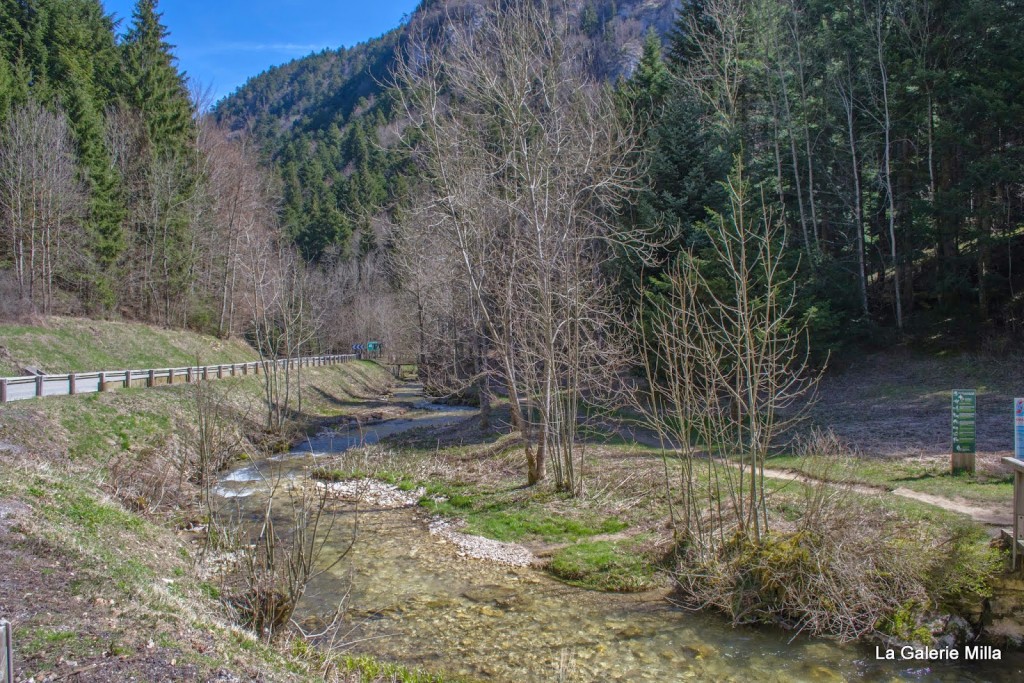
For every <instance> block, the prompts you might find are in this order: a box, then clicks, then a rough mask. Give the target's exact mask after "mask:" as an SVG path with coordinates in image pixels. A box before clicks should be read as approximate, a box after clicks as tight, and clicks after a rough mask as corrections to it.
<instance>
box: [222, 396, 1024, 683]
mask: <svg viewBox="0 0 1024 683" xmlns="http://www.w3.org/2000/svg"><path fill="white" fill-rule="evenodd" d="M396 399H397V400H402V401H405V402H408V403H410V404H415V403H416V402H417V400H418V399H417V396H416V395H415V388H414V387H412V386H410V387H406V390H405V392H404V393H400V394H399V395H397V396H396ZM418 405H419V408H417V409H415V410H413V411H412V412H410V413H409V414H408V416H407V417H404V418H402V419H400V420H390V421H387V422H381V423H378V424H377V425H373V426H369V427H364V428H363V429H362V430H360V431H355V430H354V431H353V433H348V434H346V433H341V434H335V435H332V436H325V437H323V438H315V439H311V440H310V441H308V442H307V443H306V444H304V445H303V447H302V448H299V449H296V450H295V451H293V452H292V453H289V454H286V455H285V456H277V457H276V458H274V459H272V460H271V461H266V462H263V463H256V464H249V465H246V466H243V467H240V468H238V469H236V470H234V471H232V472H231V473H229V474H228V475H227V476H226V477H225V478H224V479H223V480H222V481H221V484H220V486H219V487H218V489H217V491H218V492H219V493H220V494H221V496H222V497H223V499H224V503H225V504H230V505H237V506H238V507H239V509H241V510H243V511H245V510H248V511H249V512H250V514H256V511H257V510H258V509H260V507H261V506H262V505H263V504H265V497H266V495H267V494H268V493H269V491H270V485H269V484H267V476H266V475H267V474H268V473H274V474H277V475H280V478H281V479H284V480H287V479H288V478H290V477H294V476H298V473H300V472H301V471H302V469H303V468H305V467H308V466H310V464H311V463H312V462H313V461H314V460H315V458H316V454H322V453H330V452H340V451H343V450H345V449H347V448H351V447H352V446H353V445H356V444H359V443H360V442H365V443H372V442H375V441H376V440H378V439H380V438H384V437H386V436H390V435H394V434H397V433H400V432H402V431H406V430H408V429H411V428H413V427H423V426H441V425H445V424H451V423H453V422H455V421H458V420H462V419H466V418H467V413H466V411H464V410H458V409H447V408H444V407H442V406H432V405H424V404H422V403H419V404H418ZM275 478H276V477H273V476H272V477H271V479H275ZM356 518H358V528H359V533H358V540H357V542H356V546H355V548H354V549H353V551H352V552H350V553H349V554H348V556H347V557H346V558H345V560H344V562H343V563H341V564H340V565H338V566H337V567H335V568H334V569H332V570H331V571H330V572H329V573H325V574H322V575H320V576H318V577H317V578H316V579H315V580H314V581H313V582H311V584H310V586H309V589H308V591H307V595H306V598H305V599H304V600H303V603H302V604H301V605H300V608H299V610H298V612H299V614H297V616H298V617H300V618H301V617H308V616H312V615H317V614H323V613H326V612H329V611H330V610H331V608H333V606H334V605H336V604H337V603H338V601H339V599H340V598H341V596H342V595H343V594H344V593H345V592H346V591H348V598H347V605H348V612H347V614H348V617H347V618H348V623H347V624H346V628H345V632H346V633H347V635H346V636H345V640H346V641H348V642H350V643H352V645H351V650H352V651H354V652H367V653H372V654H374V655H376V656H378V657H379V658H381V659H385V660H392V661H396V662H400V663H403V664H406V665H410V666H419V667H423V668H425V669H429V670H437V671H443V672H449V673H453V674H463V675H466V676H469V677H471V678H474V679H481V680H489V681H508V682H512V681H517V682H518V681H553V680H566V681H685V680H695V681H743V682H747V681H779V682H782V681H842V680H863V681H895V680H918V681H1022V680H1024V656H1022V655H1021V654H1020V653H1007V652H1004V653H1003V656H1004V660H1003V661H1002V662H993V663H980V662H970V663H966V664H959V665H956V664H952V665H950V664H940V665H935V664H928V663H915V662H904V663H897V664H893V663H885V662H879V661H876V660H875V651H874V648H873V647H872V648H864V647H858V646H839V645H836V644H834V643H830V642H827V641H817V640H811V639H808V638H802V637H797V638H795V639H794V640H793V641H792V642H790V639H791V638H793V635H792V634H791V633H785V632H782V631H780V630H777V629H767V628H765V629H751V628H739V629H734V628H732V627H730V626H729V625H728V624H727V623H726V622H725V621H724V620H723V619H721V618H719V617H716V616H714V615H704V614H695V613H692V612H687V611H684V610H681V609H678V608H674V607H672V606H671V605H670V604H669V603H668V602H667V601H666V600H665V593H664V592H651V593H644V594H636V595H618V594H608V593H597V592H592V591H586V590H582V589H578V588H574V587H571V586H567V585H565V584H562V583H560V582H558V581H555V580H553V579H551V578H549V577H547V576H546V575H545V574H543V573H542V572H539V571H536V570H532V569H520V568H508V567H503V566H498V565H494V564H491V563H486V562H482V561H479V560H471V559H465V558H462V557H459V556H458V554H457V551H456V548H455V547H454V546H452V545H451V544H449V543H447V542H446V541H444V540H443V539H441V538H440V537H438V536H432V535H431V534H430V533H429V531H428V529H427V517H426V515H425V514H424V513H423V511H421V510H420V509H418V508H406V509H398V510H374V509H361V510H359V511H358V513H355V512H354V511H352V510H347V511H345V512H344V513H343V514H342V520H341V522H342V523H340V524H338V525H337V526H336V532H335V533H336V535H337V539H336V542H337V546H336V547H342V546H343V545H344V544H345V543H346V542H347V539H348V538H349V529H350V528H351V523H352V522H353V520H354V519H356Z"/></svg>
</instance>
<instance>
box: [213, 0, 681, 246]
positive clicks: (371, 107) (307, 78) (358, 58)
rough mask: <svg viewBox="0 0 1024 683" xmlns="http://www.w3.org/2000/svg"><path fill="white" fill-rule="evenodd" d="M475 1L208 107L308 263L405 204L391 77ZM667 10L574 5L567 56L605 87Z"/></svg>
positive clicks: (630, 3) (281, 70)
mask: <svg viewBox="0 0 1024 683" xmlns="http://www.w3.org/2000/svg"><path fill="white" fill-rule="evenodd" d="M485 4H486V3H485V2H483V1H482V0H458V1H455V2H441V1H438V0H430V1H427V2H423V3H421V4H420V6H419V7H418V8H417V10H416V12H415V13H414V14H413V16H412V17H411V18H410V22H409V23H406V24H405V25H403V26H401V27H399V28H396V29H395V30H393V31H391V32H389V33H387V34H385V35H383V36H381V37H380V38H378V39H376V40H371V41H368V42H366V43H364V44H361V45H358V46H356V47H353V48H348V49H347V48H341V49H339V50H336V51H325V52H322V53H319V54H315V55H311V56H309V57H305V58H303V59H298V60H295V61H293V62H290V63H289V64H286V65H283V66H280V67H277V68H274V69H271V70H269V71H267V72H266V73H263V74H260V75H259V76H257V77H255V78H253V79H252V80H250V81H249V82H248V83H246V84H245V85H244V86H243V87H242V88H240V89H239V90H238V92H236V93H235V94H233V95H231V96H230V97H228V98H225V99H224V100H223V101H221V102H220V103H218V105H217V107H216V108H215V111H214V113H215V116H216V117H217V119H218V121H220V122H221V123H222V124H224V125H227V126H228V127H230V128H231V129H234V130H247V131H250V132H251V133H252V135H253V139H254V140H255V141H257V143H258V144H259V145H260V146H261V147H262V148H263V149H264V150H265V151H266V152H267V153H268V154H269V155H270V156H271V158H272V159H273V166H274V167H275V169H276V170H277V172H278V173H279V175H280V177H281V180H282V183H283V193H284V207H283V218H284V224H285V227H286V230H287V232H288V233H289V234H290V235H292V236H293V238H294V239H295V241H296V243H297V244H298V245H299V247H300V248H301V250H302V253H303V254H304V255H305V256H306V257H307V258H309V259H320V258H321V257H323V256H325V255H326V256H328V257H334V256H338V255H341V256H350V255H365V254H366V253H368V252H369V251H370V250H372V249H373V248H374V247H375V246H376V243H377V240H378V238H379V237H380V235H379V232H380V231H379V230H375V229H374V227H373V224H372V221H371V218H372V217H373V216H374V215H375V214H377V213H379V212H381V211H384V210H387V211H391V210H393V209H394V208H395V206H396V205H400V204H403V203H407V201H408V197H409V181H408V177H407V176H408V175H409V173H410V171H409V169H408V168H406V167H405V166H404V165H403V164H404V158H405V157H404V156H403V154H402V151H403V150H402V149H401V146H400V145H399V144H397V143H398V142H399V136H400V131H401V130H402V129H403V128H404V123H403V122H402V121H401V120H400V119H401V114H400V112H398V111H397V110H396V108H395V102H394V100H393V94H389V90H390V86H391V85H392V84H393V79H392V78H391V71H392V69H393V68H394V66H395V63H396V57H397V56H399V55H400V53H401V51H402V50H404V49H405V47H406V46H407V44H408V39H409V35H410V30H409V27H410V25H412V26H414V27H415V28H416V30H417V31H427V32H431V31H437V30H439V27H441V26H442V25H443V23H444V22H445V20H446V19H447V18H448V17H454V18H456V19H457V20H461V19H459V17H463V16H468V15H471V14H472V13H474V12H477V11H478V10H479V8H480V7H482V6H483V5H485ZM677 6H678V2H677V0H654V1H651V0H576V1H574V2H568V3H566V4H565V5H564V6H563V5H562V4H561V3H553V4H552V7H553V8H554V11H556V12H559V11H565V12H567V13H568V14H569V15H570V17H571V18H570V21H571V22H572V23H573V24H574V26H575V27H576V29H577V31H576V33H575V34H574V36H573V38H572V39H573V41H574V49H576V50H579V51H581V53H585V59H586V61H587V64H588V69H589V71H590V72H591V73H592V74H593V75H594V76H596V77H598V78H602V79H605V80H607V81H609V82H614V81H616V80H618V79H619V78H622V77H625V76H628V75H629V74H630V73H632V70H633V68H634V67H635V65H636V63H637V61H638V60H639V56H640V52H641V45H642V43H643V39H644V36H645V34H646V32H647V31H648V30H654V31H656V32H658V33H659V34H662V35H667V33H668V31H669V30H670V29H671V27H672V25H673V22H674V20H675V15H676V8H677Z"/></svg>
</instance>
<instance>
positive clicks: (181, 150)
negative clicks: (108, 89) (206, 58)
mask: <svg viewBox="0 0 1024 683" xmlns="http://www.w3.org/2000/svg"><path fill="white" fill-rule="evenodd" d="M161 16H162V15H161V14H160V13H159V12H157V0H139V2H138V3H137V4H136V5H135V11H134V12H133V14H132V25H131V28H130V29H129V31H128V33H127V34H125V37H124V41H123V43H122V45H121V49H122V53H123V58H124V84H123V86H122V92H123V95H124V99H125V100H126V102H127V103H128V104H129V105H130V106H132V107H134V108H136V109H138V110H139V111H140V112H142V116H143V121H144V122H145V126H146V133H147V135H148V136H149V143H150V145H151V146H152V149H153V152H154V157H162V156H166V155H170V156H179V155H182V154H185V153H186V152H187V150H188V149H189V148H190V146H191V140H192V136H193V124H192V113H193V112H192V105H191V103H190V101H189V95H188V87H187V85H186V81H185V76H184V75H183V74H182V73H181V72H179V71H178V69H177V67H176V66H175V58H174V56H173V54H172V50H173V48H174V46H172V45H171V44H169V43H168V42H167V41H166V40H165V39H166V38H167V36H168V35H169V33H168V31H167V29H166V27H164V25H163V24H161V23H160V19H161Z"/></svg>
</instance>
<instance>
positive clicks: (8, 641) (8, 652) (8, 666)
mask: <svg viewBox="0 0 1024 683" xmlns="http://www.w3.org/2000/svg"><path fill="white" fill-rule="evenodd" d="M0 683H14V638H13V636H12V635H11V625H10V624H9V623H7V622H6V621H5V620H3V619H0Z"/></svg>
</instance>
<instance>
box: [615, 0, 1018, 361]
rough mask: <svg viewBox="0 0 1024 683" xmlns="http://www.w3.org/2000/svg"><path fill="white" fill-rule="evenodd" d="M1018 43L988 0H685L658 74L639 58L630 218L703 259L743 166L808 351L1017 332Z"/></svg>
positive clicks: (652, 59) (1010, 9) (1014, 29)
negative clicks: (637, 170) (808, 340)
mask: <svg viewBox="0 0 1024 683" xmlns="http://www.w3.org/2000/svg"><path fill="white" fill-rule="evenodd" d="M1022 33H1024V15H1022V13H1021V12H1020V8H1019V7H1017V6H1016V4H1015V3H1009V2H1001V1H999V0H973V1H972V2H943V1H941V0H940V1H936V0H872V1H871V2H834V1H833V0H823V1H817V0H809V1H805V2H797V1H795V0H760V1H758V2H733V1H730V0H714V1H708V2H697V1H693V2H688V3H686V6H685V8H684V9H683V11H682V13H681V15H680V18H679V23H678V27H677V31H676V32H675V34H674V36H673V40H672V45H671V50H670V53H669V56H668V59H667V67H668V71H666V69H665V67H664V66H662V65H661V64H660V63H659V60H658V56H657V55H656V54H653V53H649V54H648V56H647V58H646V63H645V65H644V66H643V67H642V68H641V69H640V70H639V72H638V75H637V78H636V79H635V80H634V82H633V83H632V84H631V85H630V87H629V89H628V91H629V93H630V96H631V97H632V98H633V101H634V102H635V103H636V105H637V106H638V107H639V108H640V109H644V110H646V111H648V112H650V115H651V119H652V123H651V127H650V129H649V132H648V140H649V142H650V148H651V150H652V164H651V167H650V175H649V187H648V188H647V190H646V195H647V196H646V199H645V200H644V201H643V202H641V204H640V207H639V208H638V209H637V212H636V220H638V221H640V222H641V223H644V224H651V225H654V224H666V225H670V226H672V227H673V228H674V229H676V230H677V231H676V232H673V233H672V234H673V236H674V242H673V245H674V247H682V246H690V247H695V248H697V249H698V250H699V248H700V246H701V243H702V240H703V237H702V234H704V232H705V228H706V224H707V223H708V213H707V210H708V209H712V210H714V211H718V212H722V211H726V210H727V209H728V197H727V195H728V192H726V191H725V190H724V189H723V188H722V186H721V185H720V183H721V182H722V181H724V180H726V178H727V177H729V176H730V174H733V175H734V174H735V173H737V172H738V171H739V170H740V169H742V172H743V177H744V179H745V182H746V183H748V184H749V186H750V188H751V190H752V196H751V203H750V209H753V210H754V211H755V212H756V213H758V214H760V215H761V218H760V219H759V220H760V221H762V222H763V223H766V224H767V223H770V224H774V225H776V226H779V227H783V228H785V231H786V238H785V249H786V250H787V251H788V252H789V256H788V259H787V260H788V262H789V265H788V268H789V270H790V271H792V272H794V273H797V275H796V277H797V278H798V280H799V282H800V283H801V286H800V289H801V306H802V311H803V315H804V316H806V318H807V319H808V321H809V322H810V325H811V329H812V331H813V332H816V333H817V335H818V338H819V339H820V340H821V341H822V342H824V343H834V342H838V341H839V340H840V339H842V340H845V341H850V340H851V335H852V339H853V340H855V341H859V342H860V343H864V342H868V343H876V342H879V341H882V342H885V341H893V340H895V339H897V338H898V337H899V336H901V335H905V334H910V335H911V336H912V337H916V338H917V339H918V340H919V341H921V342H924V343H933V344H934V343H938V344H943V343H957V342H961V341H969V342H977V341H979V338H980V337H984V336H986V335H989V334H993V333H994V334H995V335H997V336H998V335H1000V334H1004V333H1005V332H1011V333H1015V334H1019V333H1020V332H1021V330H1022V328H1021V325H1022V323H1024V297H1022V294H1021V286H1022V285H1024V281H1022V280H1021V268H1020V265H1019V264H1020V263H1021V258H1022V256H1024V253H1022V249H1024V235H1022V234H1021V226H1022V221H1024V204H1022V203H1024V149H1022V142H1024V100H1022V98H1021V97H1020V84H1021V82H1022V79H1024V61H1022V59H1021V56H1020V54H1019V50H1017V49H1016V44H1017V43H1018V42H1019V36H1020V35H1022ZM669 72H671V73H669ZM659 221H660V223H658V222H659ZM797 262H799V266H798V265H797Z"/></svg>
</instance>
